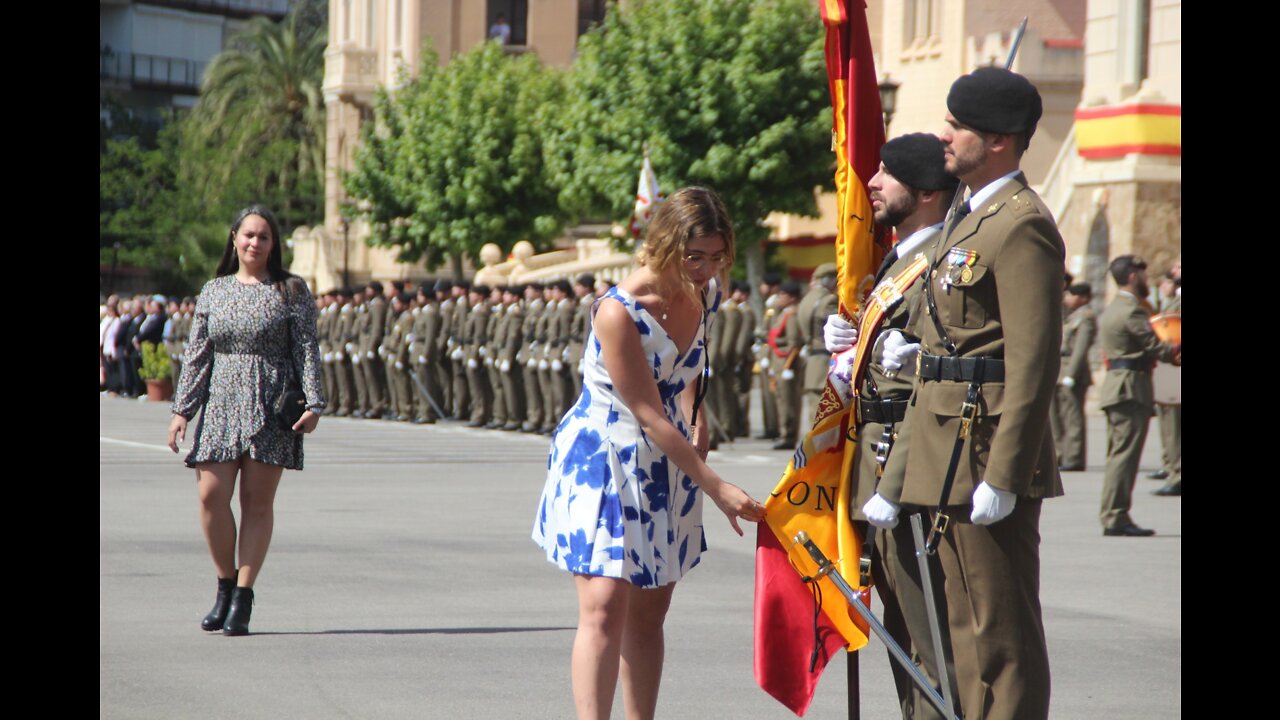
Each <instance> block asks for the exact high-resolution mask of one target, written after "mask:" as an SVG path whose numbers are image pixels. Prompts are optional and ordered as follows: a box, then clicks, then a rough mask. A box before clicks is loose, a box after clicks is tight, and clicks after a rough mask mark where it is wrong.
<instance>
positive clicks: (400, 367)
mask: <svg viewBox="0 0 1280 720" xmlns="http://www.w3.org/2000/svg"><path fill="white" fill-rule="evenodd" d="M396 369H397V370H403V369H404V363H402V362H400V361H399V360H397V361H396Z"/></svg>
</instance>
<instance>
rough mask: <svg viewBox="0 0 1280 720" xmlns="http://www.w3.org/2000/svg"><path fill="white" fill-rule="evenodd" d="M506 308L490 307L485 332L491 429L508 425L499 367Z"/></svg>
mask: <svg viewBox="0 0 1280 720" xmlns="http://www.w3.org/2000/svg"><path fill="white" fill-rule="evenodd" d="M505 312H506V306H505V305H503V304H502V303H500V302H499V303H493V304H491V305H490V307H489V321H488V329H487V330H485V344H484V346H483V350H482V352H483V353H484V369H485V374H486V375H487V376H488V378H489V392H490V393H491V394H492V396H493V416H492V420H491V422H490V423H489V427H491V428H497V427H502V426H504V425H506V424H507V414H508V410H507V396H506V394H505V393H503V392H502V370H501V368H500V367H499V366H498V365H499V364H498V363H497V357H498V344H499V338H498V333H499V332H500V331H502V330H504V329H505V326H503V325H502V319H503V315H504V314H505Z"/></svg>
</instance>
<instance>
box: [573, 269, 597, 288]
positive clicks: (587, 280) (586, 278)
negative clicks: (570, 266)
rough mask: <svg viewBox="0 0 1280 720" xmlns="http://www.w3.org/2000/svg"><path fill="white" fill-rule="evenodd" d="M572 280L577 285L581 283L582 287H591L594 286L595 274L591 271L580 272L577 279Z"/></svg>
mask: <svg viewBox="0 0 1280 720" xmlns="http://www.w3.org/2000/svg"><path fill="white" fill-rule="evenodd" d="M573 282H574V283H575V284H577V285H582V286H583V287H589V288H593V287H595V286H596V276H595V275H592V274H591V273H582V274H581V275H579V276H578V279H577V280H574V281H573Z"/></svg>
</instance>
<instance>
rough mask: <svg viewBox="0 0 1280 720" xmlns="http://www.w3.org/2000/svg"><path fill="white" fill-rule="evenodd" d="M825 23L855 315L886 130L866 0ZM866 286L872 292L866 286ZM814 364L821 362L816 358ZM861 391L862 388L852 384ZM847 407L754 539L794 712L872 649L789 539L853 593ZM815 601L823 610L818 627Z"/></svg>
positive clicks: (770, 648)
mask: <svg viewBox="0 0 1280 720" xmlns="http://www.w3.org/2000/svg"><path fill="white" fill-rule="evenodd" d="M818 7H819V9H820V11H821V15H822V22H823V24H824V25H825V26H826V57H827V78H828V83H829V85H830V90H831V105H832V110H833V128H832V145H833V149H834V150H835V153H836V175H835V180H836V198H837V204H838V207H839V211H840V212H839V218H838V225H837V228H836V245H835V253H836V257H835V261H836V265H837V268H838V279H839V291H838V292H839V296H840V310H841V312H842V313H843V314H845V315H846V317H849V318H852V317H853V316H854V313H855V312H856V311H857V309H858V308H859V306H860V304H861V301H862V293H861V292H860V288H864V286H867V285H868V283H867V282H865V281H866V279H867V278H868V277H869V276H872V275H873V274H874V272H875V268H876V266H875V254H876V249H875V242H874V239H875V227H874V224H873V221H872V218H871V202H870V199H869V198H868V194H867V188H866V183H867V180H869V179H870V178H871V176H872V175H874V174H875V172H876V170H877V169H878V168H879V166H880V147H881V146H882V145H884V121H883V116H882V114H881V110H880V94H879V88H878V84H877V81H876V73H875V67H874V61H873V60H872V56H871V39H870V35H869V33H868V31H867V14H866V4H865V2H863V0H818ZM867 289H869V287H868V288H867ZM808 361H809V362H822V361H823V359H822V358H820V357H819V358H814V357H811V358H809V359H808ZM855 382H856V379H855ZM853 424H854V417H853V413H852V411H851V409H850V406H849V405H848V404H846V403H844V402H842V401H841V399H840V392H839V391H838V390H837V389H836V388H835V387H834V386H833V385H832V380H831V379H828V381H827V387H826V390H825V391H824V393H823V396H822V400H821V402H820V403H819V410H818V413H817V418H816V421H815V423H814V426H813V429H812V430H810V431H809V433H808V434H807V435H806V437H805V439H804V443H803V444H802V446H801V447H800V448H799V449H797V451H796V454H795V456H794V457H793V458H792V460H791V462H790V463H788V465H787V469H786V471H785V472H784V473H783V475H782V480H781V481H780V482H779V483H778V486H777V488H775V489H774V491H773V493H772V494H771V496H770V497H769V499H768V501H766V503H765V513H766V516H765V522H764V523H761V524H760V526H759V534H758V537H757V541H756V607H755V629H756V632H755V675H756V682H757V683H759V684H760V687H761V688H763V689H764V690H765V691H766V692H768V693H769V694H770V695H772V696H774V697H775V698H777V700H778V701H779V702H781V703H782V704H784V705H786V706H787V707H788V708H790V709H791V710H792V711H793V712H795V713H796V714H797V715H804V713H805V711H806V710H808V708H809V704H810V703H811V702H812V700H813V693H814V690H815V688H816V687H817V682H818V676H819V675H820V674H821V672H822V669H823V668H824V667H825V666H826V664H827V661H828V659H829V658H830V657H831V655H832V654H834V653H835V651H836V650H837V649H839V648H841V647H843V648H845V649H847V650H848V651H850V652H853V651H855V650H858V649H859V648H861V647H863V646H864V645H866V644H867V628H866V626H865V624H864V623H863V621H862V620H861V619H860V618H859V619H857V620H855V617H856V613H852V612H851V609H850V608H849V606H848V604H847V603H846V601H845V599H844V597H843V596H842V595H841V594H840V592H839V590H837V589H836V587H835V586H834V585H833V584H832V583H831V581H830V580H829V579H826V578H823V579H821V580H818V581H817V583H816V587H817V592H815V589H814V588H815V586H814V584H813V583H806V582H804V580H802V575H803V576H807V575H811V574H812V573H813V571H814V569H815V568H814V566H813V561H812V560H811V559H810V558H809V556H808V554H807V553H806V552H805V551H804V550H803V548H800V547H799V546H794V545H793V542H792V538H793V537H794V536H795V534H796V533H797V532H799V531H800V530H804V531H805V532H807V533H808V534H809V536H810V537H811V538H812V539H813V540H814V541H815V542H816V543H817V544H818V546H819V547H820V548H822V550H823V552H824V553H825V554H826V555H827V557H830V558H833V559H836V558H838V560H837V561H836V563H837V566H838V568H839V570H840V573H841V574H842V575H843V576H844V577H845V579H846V580H848V581H849V582H850V584H855V583H856V582H857V579H858V560H859V557H860V555H861V547H862V543H861V538H859V537H858V534H857V533H856V532H855V531H854V528H853V525H852V522H851V520H850V519H849V505H850V502H851V501H852V498H851V497H850V494H851V488H850V483H849V470H850V468H851V467H852V462H853V450H854V449H855V448H856V444H855V443H850V442H848V441H847V440H846V433H847V432H848V430H849V428H850V426H852V425H853ZM815 603H816V604H817V606H818V607H820V612H818V613H817V617H816V618H815V612H814V610H815Z"/></svg>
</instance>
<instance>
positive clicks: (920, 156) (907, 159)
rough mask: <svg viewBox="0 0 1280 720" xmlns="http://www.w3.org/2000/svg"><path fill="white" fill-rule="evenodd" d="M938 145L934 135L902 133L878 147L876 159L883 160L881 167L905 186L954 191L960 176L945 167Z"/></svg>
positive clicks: (944, 160) (939, 142)
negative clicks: (877, 157)
mask: <svg viewBox="0 0 1280 720" xmlns="http://www.w3.org/2000/svg"><path fill="white" fill-rule="evenodd" d="M942 147H943V145H942V141H941V140H939V139H938V136H937V135H930V134H929V133H912V134H910V135H902V136H899V137H896V138H894V139H892V140H890V141H889V142H887V143H885V144H884V147H882V148H880V162H882V163H884V169H885V170H887V171H888V172H889V174H890V175H892V176H894V177H895V178H897V179H898V182H900V183H902V184H903V185H906V186H907V187H911V188H914V189H916V190H943V191H946V192H955V189H956V185H958V184H959V183H960V180H958V179H957V178H956V176H955V175H952V174H951V173H949V172H947V171H946V168H945V167H944V166H945V165H946V158H944V157H943V155H942Z"/></svg>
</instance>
